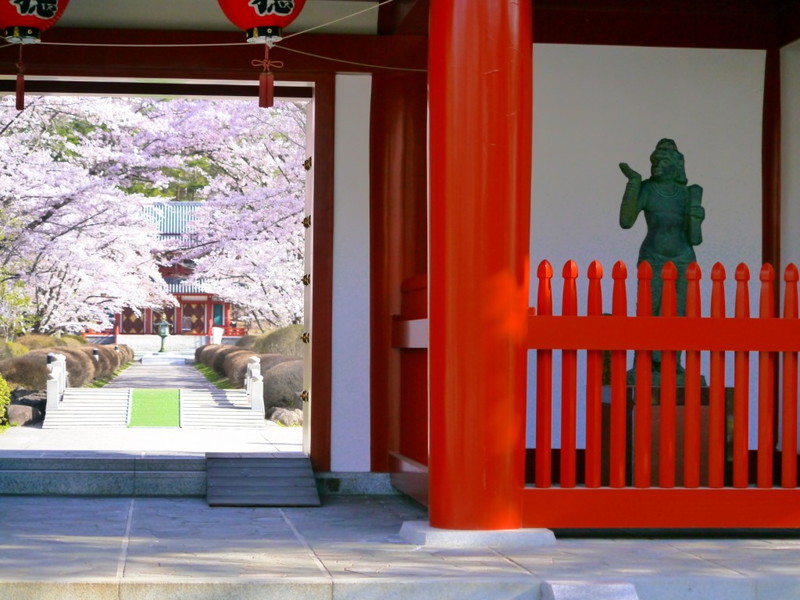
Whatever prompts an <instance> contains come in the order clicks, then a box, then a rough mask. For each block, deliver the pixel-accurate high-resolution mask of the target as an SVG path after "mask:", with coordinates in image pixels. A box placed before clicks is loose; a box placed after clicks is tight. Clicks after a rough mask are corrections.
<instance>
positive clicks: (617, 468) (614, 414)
mask: <svg viewBox="0 0 800 600" xmlns="http://www.w3.org/2000/svg"><path fill="white" fill-rule="evenodd" d="M611 276H612V277H613V279H614V288H613V293H612V297H611V312H612V314H613V315H615V316H625V315H627V314H628V295H627V292H626V289H625V282H626V279H627V277H628V269H627V268H626V267H625V263H623V262H621V261H618V262H617V263H616V264H615V265H614V269H613V270H612V273H611ZM626 364H627V361H626V353H625V351H624V350H616V351H614V352H612V353H611V431H610V437H611V443H610V447H611V449H610V452H609V454H610V455H609V485H610V486H611V487H624V486H625V474H626V469H625V462H626V446H627V424H626V420H627V398H626V396H627V390H626V389H625V388H626V385H627V382H626V379H627V374H626Z"/></svg>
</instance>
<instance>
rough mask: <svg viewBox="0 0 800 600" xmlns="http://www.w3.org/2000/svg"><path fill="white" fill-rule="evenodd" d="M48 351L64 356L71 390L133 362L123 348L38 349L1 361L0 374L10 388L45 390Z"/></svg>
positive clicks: (76, 346)
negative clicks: (95, 353)
mask: <svg viewBox="0 0 800 600" xmlns="http://www.w3.org/2000/svg"><path fill="white" fill-rule="evenodd" d="M25 337H29V336H25ZM37 337H38V336H37ZM34 343H35V342H34ZM94 349H97V351H98V356H97V360H95V358H94V356H93V350H94ZM51 352H53V353H58V354H63V355H64V358H65V359H66V364H67V375H68V376H69V385H70V387H83V386H85V385H86V384H88V383H90V382H91V381H92V380H93V379H95V378H102V379H105V378H108V377H110V376H111V375H112V374H113V373H114V371H116V370H117V369H118V368H119V367H120V366H122V365H124V364H127V363H129V362H131V361H132V360H133V350H132V349H131V348H130V347H128V346H124V345H123V346H119V347H118V350H115V349H114V347H113V346H102V345H86V346H84V345H80V346H78V345H73V346H57V347H49V348H37V349H35V350H31V351H30V352H28V353H26V354H23V355H22V356H17V357H14V358H7V359H6V360H2V361H0V375H2V376H3V377H4V378H5V380H6V381H7V382H8V383H9V385H11V387H13V388H23V389H26V390H44V389H47V376H48V375H49V371H48V369H47V355H48V354H49V353H51Z"/></svg>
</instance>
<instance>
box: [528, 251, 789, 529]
mask: <svg viewBox="0 0 800 600" xmlns="http://www.w3.org/2000/svg"><path fill="white" fill-rule="evenodd" d="M602 277H603V269H602V267H601V265H600V263H598V262H596V261H595V262H594V263H592V264H591V266H590V267H589V269H588V297H587V299H586V305H585V306H586V313H585V315H582V316H579V315H578V306H579V299H578V294H577V291H576V290H577V278H578V268H577V266H576V264H575V263H574V262H571V261H570V262H568V263H567V264H566V265H565V267H564V270H563V294H562V308H561V314H560V315H554V314H553V300H552V278H553V269H552V267H551V265H550V264H549V263H547V262H546V261H545V262H543V263H542V264H541V265H540V266H539V269H538V278H539V287H538V294H537V306H536V309H531V312H530V317H529V331H528V347H529V348H530V349H531V350H536V358H535V361H536V368H535V372H536V396H535V403H536V406H535V411H536V422H537V428H536V434H535V436H536V449H535V459H534V461H535V465H534V469H533V471H534V476H533V484H532V485H529V486H527V487H526V489H525V490H524V493H523V510H524V515H525V516H524V521H525V525H526V526H529V527H539V526H543V527H551V528H557V527H566V528H575V527H629V528H630V527H798V526H800V493H798V491H797V469H798V460H797V450H798V448H797V421H798V413H797V410H798V375H797V353H798V351H800V319H798V297H797V282H798V270H797V268H796V267H795V266H794V265H789V266H788V267H787V268H786V270H785V273H784V289H783V314H782V316H778V315H776V308H775V307H776V293H775V287H776V282H775V279H776V278H775V273H774V270H773V268H772V267H771V266H769V265H765V266H764V267H763V268H762V269H761V273H760V277H759V278H760V301H759V308H758V314H757V315H751V311H750V301H749V299H750V289H749V286H750V284H749V280H750V274H749V271H748V269H747V267H746V266H745V265H743V264H742V265H739V266H738V267H737V269H736V272H735V280H736V284H735V286H736V291H735V298H734V310H733V316H727V315H726V309H725V307H726V298H725V287H724V284H725V280H726V273H725V268H724V267H723V266H722V265H721V264H719V263H717V264H716V265H715V266H714V268H713V269H712V272H711V306H710V310H709V314H708V315H707V316H702V311H701V297H702V295H701V272H700V268H699V267H698V266H697V265H696V264H693V265H691V266H690V267H689V269H688V271H687V293H686V310H685V316H677V307H676V305H677V301H676V280H677V270H676V269H675V267H674V266H673V265H672V264H671V263H668V264H667V266H666V267H665V268H664V272H663V274H662V279H663V293H662V302H661V316H652V308H651V307H652V298H651V292H650V281H651V279H652V270H651V269H650V266H649V265H647V264H646V263H643V264H642V265H640V268H639V269H638V286H637V302H636V306H637V309H636V314H635V315H628V314H627V306H628V298H627V289H626V282H627V270H626V267H625V265H624V264H623V263H621V262H620V263H617V264H616V265H615V266H614V268H613V272H612V277H613V293H612V299H611V306H612V310H611V315H603V314H602V313H603V308H602V307H603V302H602V289H601V280H602ZM554 352H560V358H561V385H560V389H561V394H560V398H554V397H553V396H554V395H553V354H554ZM579 352H585V353H586V359H585V364H586V367H585V368H586V388H585V394H582V395H581V396H580V397H581V399H582V400H583V398H584V397H585V415H586V419H585V421H586V429H585V432H584V433H585V449H583V448H582V449H579V448H578V447H577V434H578V431H577V426H578V425H577V423H578V419H577V415H578V398H579V395H578V353H579ZM653 352H660V356H661V376H660V381H659V382H658V383H657V385H656V386H654V382H653V380H652V362H653ZM705 352H707V353H709V354H710V356H709V373H708V385H707V387H706V386H705V385H703V376H702V375H701V353H705ZM751 352H757V353H758V367H757V373H756V375H757V383H758V388H757V389H758V392H757V398H755V399H754V401H755V402H757V406H758V418H757V423H756V424H753V423H750V416H749V406H750V378H751V373H750V353H751ZM681 353H683V354H685V372H684V375H683V380H684V381H683V383H684V385H683V386H679V385H678V380H677V376H676V363H677V362H678V361H679V356H680V354H681ZM726 353H733V365H734V368H733V370H734V372H733V378H732V379H733V382H734V383H733V387H732V388H726V383H725V381H726V376H725V368H726ZM604 354H606V356H608V354H610V378H609V377H608V374H607V376H606V378H607V379H610V385H606V386H604V383H603V378H604V377H603V370H604ZM631 354H632V355H633V356H635V361H634V364H635V367H634V372H635V384H634V385H632V386H629V385H628V372H627V371H628V358H629V356H630V355H631ZM606 364H608V363H606ZM604 395H605V397H606V400H604ZM556 402H558V403H559V404H558V409H559V410H560V415H561V432H560V437H561V443H560V448H558V449H554V448H553V444H552V437H553V436H552V433H553V432H552V430H551V422H552V417H553V411H554V409H555V408H556V404H555V403H556ZM751 427H754V431H755V432H756V434H757V435H756V437H757V447H756V448H755V449H754V450H751V449H750V447H749V438H750V430H751ZM779 442H780V443H779ZM556 458H557V459H558V460H555V459H556Z"/></svg>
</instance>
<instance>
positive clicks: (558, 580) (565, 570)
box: [0, 367, 800, 600]
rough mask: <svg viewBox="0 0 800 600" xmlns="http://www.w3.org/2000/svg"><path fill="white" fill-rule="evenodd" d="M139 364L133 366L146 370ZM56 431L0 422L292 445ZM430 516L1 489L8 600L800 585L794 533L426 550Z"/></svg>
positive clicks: (125, 447)
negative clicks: (422, 541)
mask: <svg viewBox="0 0 800 600" xmlns="http://www.w3.org/2000/svg"><path fill="white" fill-rule="evenodd" d="M154 368H155V367H154ZM158 368H159V369H160V368H174V367H158ZM134 369H137V367H132V368H131V369H129V371H131V373H130V374H129V376H133V375H136V374H137V373H142V372H143V371H138V370H134ZM126 372H127V371H126ZM150 379H151V380H152V379H153V378H152V377H151V378H150ZM269 429H272V428H269ZM26 430H27V431H26ZM275 431H276V433H283V432H287V431H292V430H291V429H290V428H282V427H277V426H276V427H275ZM62 433H64V432H61V431H59V430H44V431H43V430H36V429H33V428H15V429H12V430H10V431H9V432H6V433H4V434H2V435H0V452H2V451H3V449H4V448H8V447H15V446H16V445H17V444H22V446H20V447H25V448H28V449H29V450H30V451H31V452H44V451H46V449H47V448H50V449H51V450H50V451H57V450H58V449H59V448H60V449H61V450H65V451H66V450H72V451H77V450H79V449H91V448H96V449H100V448H105V449H109V448H111V447H112V446H113V447H114V448H115V449H116V451H130V452H142V451H143V448H144V451H146V449H147V448H151V449H157V450H159V449H160V450H161V451H163V450H164V449H165V448H169V449H171V450H172V451H176V452H178V451H182V452H186V451H189V452H193V451H198V452H200V451H204V449H208V450H211V449H213V448H212V446H214V445H215V444H216V443H217V442H219V444H220V445H221V446H224V445H227V444H233V443H239V444H241V445H242V446H241V447H245V448H247V450H248V451H251V450H256V451H261V445H267V444H276V445H277V446H281V447H283V446H282V443H281V442H280V441H278V439H277V438H275V439H273V440H270V439H261V440H255V439H253V440H241V439H240V440H238V441H237V440H234V439H232V438H231V439H229V438H225V437H224V436H225V435H227V434H228V433H230V432H225V433H223V432H213V433H210V434H209V433H208V432H201V435H203V438H202V439H195V438H186V439H182V440H177V438H176V437H175V434H176V433H177V432H176V431H175V430H171V431H170V432H169V436H168V438H169V440H168V439H167V438H161V439H159V436H160V434H162V433H165V432H157V431H155V430H149V431H148V432H137V433H138V434H139V436H140V437H137V438H130V439H126V438H125V436H123V435H121V434H122V433H123V432H122V431H120V430H117V431H115V432H114V437H113V439H109V438H105V437H104V435H103V432H100V431H86V432H85V433H84V434H82V435H81V434H77V435H76V430H70V432H69V433H70V435H69V436H68V437H66V438H59V437H57V436H58V435H59V434H62ZM193 433H197V432H193ZM271 435H272V433H271V432H270V433H267V434H266V437H267V438H269V437H270V436H271ZM25 444H27V445H25ZM176 444H177V445H176ZM285 446H286V447H289V446H291V444H290V443H288V442H287V443H286V444H285ZM294 447H296V446H294ZM223 451H224V450H223ZM426 518H427V515H426V511H425V509H424V508H423V507H421V506H419V505H417V504H415V503H413V502H412V501H410V500H407V499H405V498H403V497H401V496H352V497H347V496H325V497H323V506H322V507H320V508H282V509H278V508H210V507H209V506H208V505H207V504H206V502H205V501H204V500H203V499H199V498H75V497H64V498H59V497H41V496H36V497H28V496H0V599H3V600H5V599H13V600H28V599H36V600H51V599H52V600H55V599H57V600H69V599H72V598H76V599H77V598H80V599H88V600H106V599H108V600H119V599H124V600H139V599H142V600H145V599H147V600H152V599H156V598H169V599H170V600H184V599H185V600H189V599H191V600H194V599H197V598H203V599H204V600H211V599H219V600H227V599H237V600H249V599H256V598H258V599H259V600H271V599H280V600H292V599H304V600H305V599H312V600H313V599H316V598H320V599H322V598H325V599H332V598H333V599H342V600H355V599H358V600H372V599H376V600H377V599H381V600H385V599H386V600H393V599H405V598H420V599H428V598H430V599H436V600H450V599H453V600H455V599H458V600H462V599H467V600H469V599H474V600H494V599H512V598H513V599H517V600H523V599H524V600H539V599H543V600H590V599H591V600H612V599H613V600H634V598H638V599H641V600H765V599H769V600H797V598H800V539H799V538H800V536H798V535H797V532H780V533H778V534H775V535H772V536H766V535H761V536H760V537H759V536H754V535H752V534H750V535H748V534H741V533H740V534H739V535H738V536H737V535H734V534H732V535H730V536H729V537H719V536H708V537H703V536H702V534H700V535H694V536H691V537H690V536H682V537H679V536H677V535H675V536H673V537H660V538H654V537H651V538H647V537H626V536H624V535H621V533H623V534H624V533H625V532H619V533H617V534H615V535H614V536H609V537H583V538H581V537H574V536H573V537H570V536H567V535H558V532H556V533H557V538H558V539H557V543H556V544H555V545H554V546H545V547H517V548H500V547H486V546H478V547H466V548H436V547H423V546H416V545H414V544H410V543H407V542H405V541H404V540H403V539H401V538H400V537H399V535H398V533H399V531H400V528H401V525H402V524H403V523H404V522H408V521H425V520H426Z"/></svg>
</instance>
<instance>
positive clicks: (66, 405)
mask: <svg viewBox="0 0 800 600" xmlns="http://www.w3.org/2000/svg"><path fill="white" fill-rule="evenodd" d="M130 395H131V391H130V390H129V389H124V388H123V389H110V388H98V389H93V388H67V389H66V390H65V392H64V397H63V399H62V401H61V402H60V403H59V406H58V408H57V409H55V410H53V409H50V410H48V411H47V413H46V414H45V419H44V422H43V423H42V429H56V428H64V427H95V426H96V427H127V426H128V411H129V409H130Z"/></svg>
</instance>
